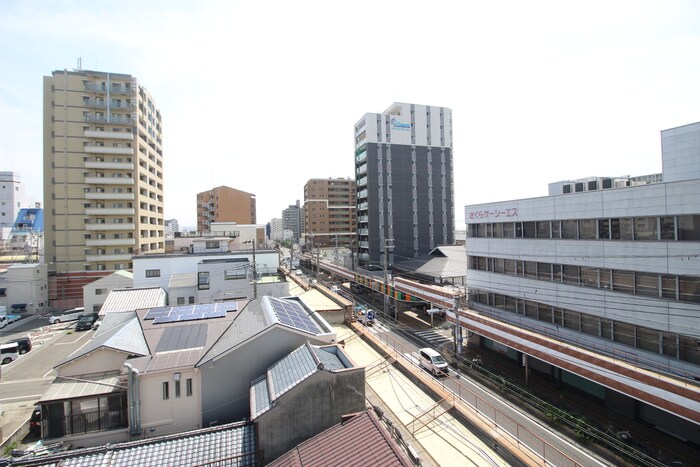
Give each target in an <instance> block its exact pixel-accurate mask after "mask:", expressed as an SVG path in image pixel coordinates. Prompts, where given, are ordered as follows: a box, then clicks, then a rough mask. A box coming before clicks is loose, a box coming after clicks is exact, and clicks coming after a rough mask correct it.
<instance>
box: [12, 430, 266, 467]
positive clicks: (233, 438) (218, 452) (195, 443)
mask: <svg viewBox="0 0 700 467" xmlns="http://www.w3.org/2000/svg"><path fill="white" fill-rule="evenodd" d="M259 461H260V460H259V455H258V453H257V452H256V443H255V427H254V425H253V424H251V423H249V422H236V423H230V424H228V425H221V426H220V427H214V428H205V429H201V430H195V431H189V432H184V433H178V434H174V435H166V436H161V437H157V438H151V439H146V440H142V441H133V442H128V443H120V444H111V445H110V444H107V445H105V446H100V447H96V448H88V449H78V450H75V451H67V452H65V453H62V454H59V455H55V456H47V457H42V458H30V459H27V460H26V461H25V460H22V459H14V460H13V464H12V465H18V466H33V467H36V466H46V467H49V466H51V467H59V466H60V467H93V466H96V465H99V466H101V467H118V466H119V467H121V466H155V465H167V466H192V465H236V466H239V467H244V466H257V465H259Z"/></svg>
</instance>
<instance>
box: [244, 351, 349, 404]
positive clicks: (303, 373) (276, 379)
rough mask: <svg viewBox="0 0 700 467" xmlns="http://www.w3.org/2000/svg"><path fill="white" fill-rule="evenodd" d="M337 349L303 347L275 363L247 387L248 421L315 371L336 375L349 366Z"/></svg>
mask: <svg viewBox="0 0 700 467" xmlns="http://www.w3.org/2000/svg"><path fill="white" fill-rule="evenodd" d="M336 352H337V347H335V346H333V347H328V348H325V347H316V346H313V345H311V344H309V342H308V341H307V342H306V344H304V345H302V346H301V347H299V348H297V349H296V350H294V351H293V352H292V353H290V354H289V355H287V356H286V357H284V358H283V359H282V360H280V361H278V362H277V363H275V364H274V365H272V366H271V367H270V368H268V370H267V373H266V374H265V375H263V376H262V377H260V378H258V379H256V380H255V381H254V382H253V383H251V388H250V398H251V400H250V411H251V418H256V417H258V416H259V415H260V414H262V413H264V412H266V411H268V410H269V409H270V408H272V406H273V404H274V401H276V400H277V399H279V398H280V397H281V396H282V395H283V394H284V393H286V392H287V391H289V390H290V389H292V388H293V387H295V386H296V385H298V384H299V383H301V382H302V381H304V380H305V379H306V378H308V377H309V376H311V375H312V374H314V373H316V372H317V371H337V370H342V369H345V368H347V367H348V366H350V363H349V361H347V360H345V361H346V363H347V366H346V363H344V362H343V360H341V359H340V358H339V356H338V355H337V354H336Z"/></svg>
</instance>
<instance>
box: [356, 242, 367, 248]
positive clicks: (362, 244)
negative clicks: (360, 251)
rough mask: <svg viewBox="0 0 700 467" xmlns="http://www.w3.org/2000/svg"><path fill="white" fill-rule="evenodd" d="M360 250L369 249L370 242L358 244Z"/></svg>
mask: <svg viewBox="0 0 700 467" xmlns="http://www.w3.org/2000/svg"><path fill="white" fill-rule="evenodd" d="M357 245H358V246H359V247H360V248H369V242H357Z"/></svg>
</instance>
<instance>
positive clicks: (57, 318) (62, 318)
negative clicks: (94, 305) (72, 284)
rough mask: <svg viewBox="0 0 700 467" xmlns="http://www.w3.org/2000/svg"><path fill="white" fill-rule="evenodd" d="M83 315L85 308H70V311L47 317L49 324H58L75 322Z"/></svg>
mask: <svg viewBox="0 0 700 467" xmlns="http://www.w3.org/2000/svg"><path fill="white" fill-rule="evenodd" d="M84 314H85V308H83V307H80V308H71V309H70V310H66V311H62V312H60V313H55V314H52V315H51V316H49V323H51V324H58V323H65V322H67V321H77V320H79V319H80V317H81V316H83V315H84Z"/></svg>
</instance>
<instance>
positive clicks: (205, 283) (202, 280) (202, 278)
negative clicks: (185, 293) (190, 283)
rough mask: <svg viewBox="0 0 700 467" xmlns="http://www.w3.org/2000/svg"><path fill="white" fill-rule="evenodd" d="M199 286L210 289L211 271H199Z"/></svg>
mask: <svg viewBox="0 0 700 467" xmlns="http://www.w3.org/2000/svg"><path fill="white" fill-rule="evenodd" d="M197 288H198V289H199V290H209V271H206V272H200V273H197Z"/></svg>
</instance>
